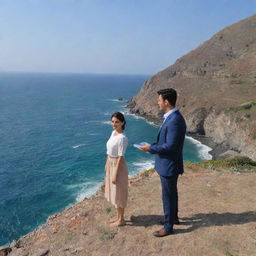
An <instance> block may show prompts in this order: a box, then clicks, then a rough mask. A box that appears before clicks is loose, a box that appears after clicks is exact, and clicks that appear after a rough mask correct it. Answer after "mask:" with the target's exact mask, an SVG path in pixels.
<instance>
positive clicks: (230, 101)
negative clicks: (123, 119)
mask: <svg viewBox="0 0 256 256" xmlns="http://www.w3.org/2000/svg"><path fill="white" fill-rule="evenodd" d="M168 87H172V88H175V89H176V90H177V92H178V95H179V96H178V102H177V106H178V108H179V109H180V111H181V112H182V113H183V114H184V116H185V118H186V121H187V125H188V131H189V132H190V133H194V134H201V135H206V136H209V137H211V138H212V139H213V140H214V141H215V142H216V143H218V144H223V145H225V146H227V147H229V148H232V149H234V150H236V151H239V152H241V153H242V154H245V155H248V156H249V157H251V158H253V159H254V160H255V159H256V153H255V152H256V15H254V16H252V17H249V18H247V19H245V20H242V21H240V22H238V23H235V24H233V25H231V26H229V27H227V28H225V29H223V30H222V31H220V32H218V33H217V34H215V35H214V36H213V37H212V38H211V39H210V40H208V41H206V42H204V43H203V44H202V45H200V46H199V47H198V48H196V49H195V50H193V51H191V52H189V53H188V54H186V55H185V56H183V57H181V58H180V59H178V60H177V61H176V62H175V63H174V64H173V65H172V66H170V67H168V68H166V69H164V70H163V71H161V72H159V73H157V74H156V75H154V76H153V77H151V78H150V79H149V80H148V81H146V82H145V83H144V85H143V86H142V88H141V90H140V92H139V93H138V94H137V95H136V96H135V97H133V98H132V99H131V100H130V102H129V104H128V106H129V107H130V109H131V112H132V113H135V114H137V115H141V116H144V117H146V118H148V119H151V120H152V119H153V120H154V121H155V122H158V121H159V117H160V115H161V113H159V109H158V106H157V104H156V97H157V93H156V92H157V91H158V90H159V89H163V88H168Z"/></svg>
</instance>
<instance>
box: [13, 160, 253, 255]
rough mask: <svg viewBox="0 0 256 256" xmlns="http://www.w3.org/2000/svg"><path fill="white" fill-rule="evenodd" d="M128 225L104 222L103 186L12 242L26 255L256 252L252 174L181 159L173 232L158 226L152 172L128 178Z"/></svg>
mask: <svg viewBox="0 0 256 256" xmlns="http://www.w3.org/2000/svg"><path fill="white" fill-rule="evenodd" d="M130 183H131V184H130V187H129V203H128V207H127V209H126V213H125V216H126V221H127V225H126V226H123V227H117V228H110V227H109V224H108V221H107V220H108V219H109V218H110V217H112V216H114V213H115V209H114V208H113V207H112V206H111V205H110V204H109V203H107V202H106V200H105V199H104V197H103V193H102V191H99V192H98V193H97V194H96V195H95V196H93V197H92V198H90V199H84V200H83V201H81V202H80V203H77V204H75V205H74V206H72V207H71V208H69V209H67V210H66V211H64V212H62V213H59V214H57V215H54V216H51V217H50V218H49V219H48V221H47V223H46V224H44V225H43V226H41V227H39V228H38V229H37V230H35V231H33V232H32V233H30V234H28V235H26V236H25V237H23V238H21V239H20V240H18V241H17V242H16V243H15V244H13V245H12V252H11V253H10V254H9V255H10V256H15V255H16V256H25V255H33V256H35V255H37V256H39V255H52V256H58V255H61V256H65V255H80V256H85V255H92V256H93V255H95V256H96V255H129V256H130V255H131V256H133V255H134V256H137V255H139V256H144V255H147V256H149V255H175V256H187V255H188V256H193V255H195V256H201V255H210V256H211V255H216V256H221V255H226V256H237V255H239V256H243V255H250V256H253V255H256V196H255V195H256V173H255V172H254V173H252V172H248V173H243V172H241V173H240V172H235V173H234V172H233V173H232V172H227V171H225V172H224V171H223V172H217V171H209V170H205V169H202V168H201V167H198V166H197V165H193V164H187V165H186V169H185V173H184V175H182V176H181V177H180V178H179V182H178V184H179V185H178V186H179V209H180V211H179V217H180V221H181V224H180V225H175V227H174V229H175V232H174V234H173V235H170V236H166V237H163V238H156V237H154V236H153V235H152V233H153V232H154V231H156V230H158V229H160V228H161V225H160V224H159V221H160V220H161V219H162V201H161V187H160V181H159V177H158V175H157V174H155V173H154V174H153V175H149V176H147V174H145V173H144V174H141V175H138V176H137V177H133V178H132V179H131V180H130Z"/></svg>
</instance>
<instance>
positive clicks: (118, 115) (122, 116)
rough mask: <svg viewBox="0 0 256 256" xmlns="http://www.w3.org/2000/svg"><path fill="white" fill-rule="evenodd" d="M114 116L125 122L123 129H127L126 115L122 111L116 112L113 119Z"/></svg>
mask: <svg viewBox="0 0 256 256" xmlns="http://www.w3.org/2000/svg"><path fill="white" fill-rule="evenodd" d="M113 117H115V118H117V119H118V120H119V121H121V122H123V123H124V124H123V126H122V129H123V130H124V129H125V125H126V121H125V118H124V115H123V114H122V113H120V112H115V113H114V114H113V115H112V116H111V120H112V118H113Z"/></svg>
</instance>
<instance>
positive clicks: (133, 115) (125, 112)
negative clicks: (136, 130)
mask: <svg viewBox="0 0 256 256" xmlns="http://www.w3.org/2000/svg"><path fill="white" fill-rule="evenodd" d="M121 112H122V114H124V115H126V116H132V117H133V118H134V119H142V120H143V121H145V122H146V123H148V124H150V125H152V126H154V127H159V125H157V124H155V123H153V122H151V121H148V120H147V119H146V118H145V117H142V116H137V115H135V114H133V113H131V112H129V110H128V109H126V110H124V111H121Z"/></svg>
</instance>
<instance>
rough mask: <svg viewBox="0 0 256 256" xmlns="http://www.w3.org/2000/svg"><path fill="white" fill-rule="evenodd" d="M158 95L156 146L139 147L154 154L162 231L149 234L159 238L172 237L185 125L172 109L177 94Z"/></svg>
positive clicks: (163, 92)
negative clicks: (159, 112) (159, 123)
mask: <svg viewBox="0 0 256 256" xmlns="http://www.w3.org/2000/svg"><path fill="white" fill-rule="evenodd" d="M157 93H158V105H159V108H160V110H162V111H164V112H165V114H164V121H163V124H162V126H161V127H160V130H159V133H158V137H157V142H156V143H153V144H146V145H144V146H142V147H140V149H141V150H143V151H145V152H150V153H151V154H155V169H156V171H157V173H158V174H159V176H160V180H161V186H162V200H163V209H164V227H163V228H162V229H160V230H158V231H156V232H154V233H153V235H154V236H156V237H163V236H167V235H170V234H172V233H173V225H174V224H179V219H178V191H177V181H178V176H179V175H180V174H182V173H183V171H184V170H183V156H182V150H183V144H184V139H185V133H186V123H185V120H184V118H183V116H182V115H181V113H180V112H179V111H178V110H177V109H176V108H175V105H176V100H177V93H176V91H175V90H174V89H172V88H170V89H163V90H160V91H158V92H157Z"/></svg>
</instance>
